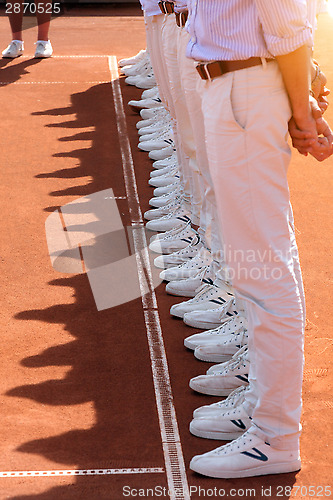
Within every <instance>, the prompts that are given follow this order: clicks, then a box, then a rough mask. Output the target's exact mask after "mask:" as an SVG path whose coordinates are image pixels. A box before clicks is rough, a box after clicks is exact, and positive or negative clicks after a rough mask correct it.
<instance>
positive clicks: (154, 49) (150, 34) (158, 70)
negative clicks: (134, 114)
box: [145, 14, 191, 211]
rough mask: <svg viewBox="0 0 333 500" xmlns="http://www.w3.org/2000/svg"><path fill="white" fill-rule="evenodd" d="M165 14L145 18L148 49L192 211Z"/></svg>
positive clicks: (181, 180) (188, 206)
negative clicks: (168, 58)
mask: <svg viewBox="0 0 333 500" xmlns="http://www.w3.org/2000/svg"><path fill="white" fill-rule="evenodd" d="M167 17H168V16H165V15H164V14H161V15H158V16H145V25H146V38H147V48H148V52H149V55H150V61H151V65H152V67H153V71H154V75H155V78H156V81H157V85H158V90H159V94H160V98H161V100H162V102H163V105H164V107H165V108H166V109H167V110H168V111H169V113H170V116H171V122H172V131H173V136H174V143H175V146H176V152H177V160H178V165H179V176H180V182H181V185H182V189H183V193H184V196H183V203H184V205H185V207H186V208H187V209H188V210H189V211H190V198H191V196H190V188H189V183H188V181H187V178H186V175H185V174H184V168H183V165H182V163H183V161H182V156H181V145H180V140H179V137H178V128H177V122H176V110H175V103H174V101H173V95H172V93H171V88H170V82H169V75H168V70H167V65H166V60H165V48H164V46H163V42H162V32H163V27H164V25H165V23H166V21H167Z"/></svg>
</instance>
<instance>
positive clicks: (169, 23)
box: [162, 14, 198, 224]
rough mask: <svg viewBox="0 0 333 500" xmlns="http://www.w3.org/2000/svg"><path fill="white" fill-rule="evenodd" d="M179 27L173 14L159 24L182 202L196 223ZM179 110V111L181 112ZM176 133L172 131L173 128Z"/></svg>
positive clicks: (191, 145) (189, 132)
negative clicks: (179, 173) (179, 64)
mask: <svg viewBox="0 0 333 500" xmlns="http://www.w3.org/2000/svg"><path fill="white" fill-rule="evenodd" d="M178 36H179V28H178V26H177V24H176V20H175V15H174V14H169V15H167V16H165V20H164V23H163V25H162V47H163V56H162V57H163V60H164V62H165V66H166V71H167V78H168V84H169V91H170V94H171V99H172V102H173V114H172V118H173V119H174V126H175V129H176V135H177V139H178V141H177V144H176V147H177V158H178V164H179V168H180V172H181V179H182V180H183V182H182V184H183V189H184V197H185V202H187V203H188V209H189V210H190V211H191V219H192V222H194V223H195V224H197V222H198V220H197V214H196V213H195V212H194V211H193V208H194V205H193V177H192V175H191V164H190V163H191V161H192V160H191V156H192V151H193V136H192V134H191V127H190V123H189V119H188V113H187V109H186V105H185V106H184V99H183V97H184V96H183V94H182V89H181V84H180V75H179V67H178V59H177V51H178ZM181 109H182V113H181ZM174 134H175V130H174ZM192 167H193V163H192Z"/></svg>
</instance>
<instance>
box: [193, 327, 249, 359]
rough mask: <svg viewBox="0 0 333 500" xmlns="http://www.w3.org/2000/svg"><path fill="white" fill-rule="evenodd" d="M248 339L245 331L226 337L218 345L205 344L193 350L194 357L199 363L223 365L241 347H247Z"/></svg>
mask: <svg viewBox="0 0 333 500" xmlns="http://www.w3.org/2000/svg"><path fill="white" fill-rule="evenodd" d="M248 341H249V337H248V334H247V331H243V332H239V333H236V334H231V335H228V336H227V338H226V339H225V340H223V342H221V339H220V343H219V344H214V342H212V343H211V344H208V343H206V344H205V345H201V346H198V347H196V348H195V350H194V356H195V357H196V358H197V359H199V360H200V361H208V363H223V362H224V361H227V360H228V359H230V358H231V357H232V356H233V355H234V354H235V353H236V352H237V351H238V349H240V348H241V347H245V346H247V345H248Z"/></svg>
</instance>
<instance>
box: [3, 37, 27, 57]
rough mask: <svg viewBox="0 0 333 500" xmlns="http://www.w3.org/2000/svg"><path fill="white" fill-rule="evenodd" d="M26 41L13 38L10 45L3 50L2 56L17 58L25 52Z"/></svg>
mask: <svg viewBox="0 0 333 500" xmlns="http://www.w3.org/2000/svg"><path fill="white" fill-rule="evenodd" d="M23 51H24V43H23V42H22V41H21V40H12V41H11V42H10V44H9V45H8V47H7V48H6V49H5V50H3V51H2V57H4V58H9V59H15V58H16V57H19V56H21V55H22V54H23Z"/></svg>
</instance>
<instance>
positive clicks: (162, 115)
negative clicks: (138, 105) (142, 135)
mask: <svg viewBox="0 0 333 500" xmlns="http://www.w3.org/2000/svg"><path fill="white" fill-rule="evenodd" d="M158 110H159V112H158V113H157V114H155V115H153V116H151V117H150V118H147V119H142V120H139V121H138V122H137V123H136V128H137V129H139V130H140V129H141V128H144V127H150V126H152V125H154V124H156V123H157V122H159V121H161V120H163V119H170V115H169V112H168V111H167V110H166V109H165V108H163V107H159V108H158ZM142 111H148V110H143V109H142V110H141V111H140V115H141V113H142Z"/></svg>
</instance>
